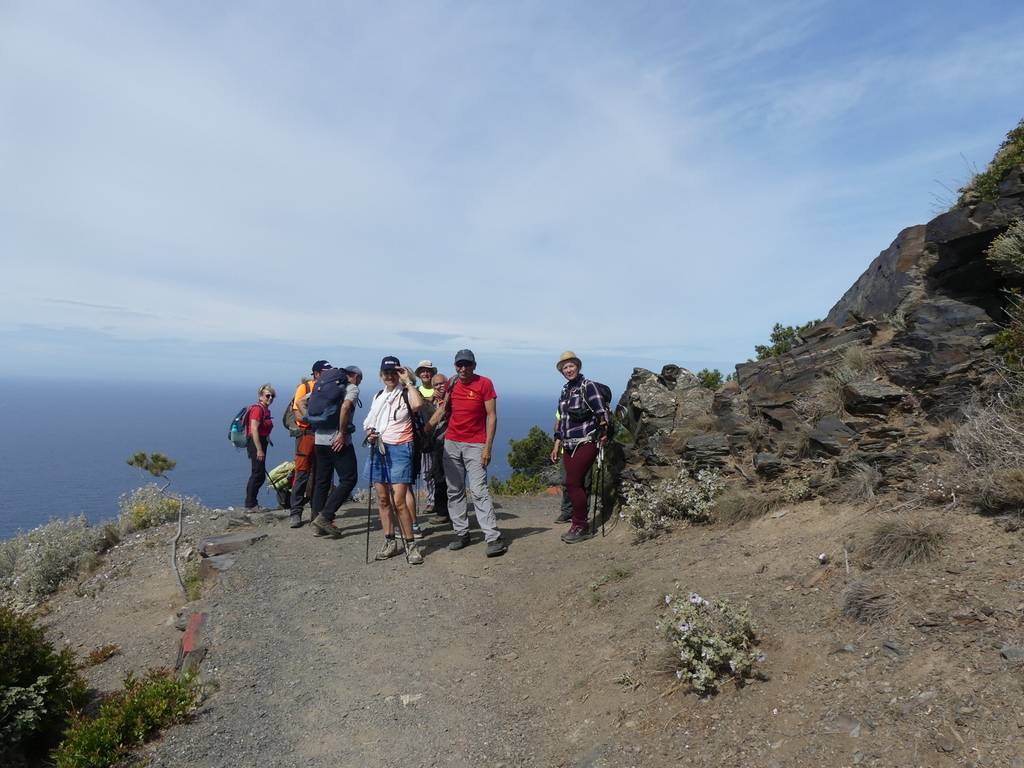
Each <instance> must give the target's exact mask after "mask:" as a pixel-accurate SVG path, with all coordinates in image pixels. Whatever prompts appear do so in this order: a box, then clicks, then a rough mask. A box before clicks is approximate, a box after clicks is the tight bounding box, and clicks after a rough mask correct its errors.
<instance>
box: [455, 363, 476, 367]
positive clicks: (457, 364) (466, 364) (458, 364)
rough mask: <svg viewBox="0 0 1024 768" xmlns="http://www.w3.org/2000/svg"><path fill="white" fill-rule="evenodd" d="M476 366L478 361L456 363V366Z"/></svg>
mask: <svg viewBox="0 0 1024 768" xmlns="http://www.w3.org/2000/svg"><path fill="white" fill-rule="evenodd" d="M474 366H476V363H467V362H461V363H456V364H455V367H456V368H473V367H474Z"/></svg>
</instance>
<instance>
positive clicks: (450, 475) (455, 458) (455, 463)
mask: <svg viewBox="0 0 1024 768" xmlns="http://www.w3.org/2000/svg"><path fill="white" fill-rule="evenodd" d="M464 445H465V443H456V442H454V441H452V440H445V441H444V479H445V482H446V483H447V484H448V516H449V517H450V518H451V521H452V528H454V529H455V533H457V534H458V535H459V536H462V535H463V534H465V533H469V517H467V516H466V465H465V464H464V463H463V461H462V447H463V446H464Z"/></svg>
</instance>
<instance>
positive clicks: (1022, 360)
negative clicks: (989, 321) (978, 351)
mask: <svg viewBox="0 0 1024 768" xmlns="http://www.w3.org/2000/svg"><path fill="white" fill-rule="evenodd" d="M1004 312H1006V322H1005V323H1004V324H1003V327H1002V330H1000V331H999V333H997V334H996V337H995V339H994V341H993V344H992V348H993V349H995V351H996V352H998V353H999V355H1000V356H1001V357H1002V358H1003V363H1004V364H1005V365H1006V367H1007V368H1009V369H1010V370H1011V371H1024V298H1022V297H1021V294H1020V291H1016V290H1015V291H1007V292H1006V307H1005V308H1004Z"/></svg>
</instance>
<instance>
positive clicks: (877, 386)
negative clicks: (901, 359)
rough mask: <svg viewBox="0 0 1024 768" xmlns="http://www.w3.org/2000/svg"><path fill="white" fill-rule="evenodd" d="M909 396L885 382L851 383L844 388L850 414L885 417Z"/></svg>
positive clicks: (862, 381) (846, 404)
mask: <svg viewBox="0 0 1024 768" xmlns="http://www.w3.org/2000/svg"><path fill="white" fill-rule="evenodd" d="M909 394H910V393H909V392H907V390H905V389H903V387H898V386H896V385H895V384H890V383H888V382H885V381H864V380H861V381H851V382H850V383H849V384H846V385H845V386H844V387H843V404H844V405H845V407H846V410H848V411H849V412H850V413H856V414H860V415H864V414H877V415H879V416H885V415H886V414H888V413H889V412H890V411H891V410H892V409H893V408H895V407H897V406H898V405H900V404H901V403H902V402H903V401H904V400H905V399H906V397H907V396H908V395H909Z"/></svg>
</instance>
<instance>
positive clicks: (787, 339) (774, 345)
mask: <svg viewBox="0 0 1024 768" xmlns="http://www.w3.org/2000/svg"><path fill="white" fill-rule="evenodd" d="M820 322H821V320H811V321H810V322H809V323H804V324H803V325H799V326H797V325H783V324H782V323H776V324H775V325H773V326H772V333H771V336H770V337H769V341H770V342H771V343H770V344H758V345H756V346H755V347H754V352H755V353H756V354H757V359H758V360H765V359H767V358H769V357H778V356H779V355H782V354H785V353H786V352H789V350H791V349H792V348H793V347H795V346H797V345H799V344H802V343H803V339H802V338H801V335H802V334H804V333H807V331H809V330H810V329H811V328H813V327H814V326H815V325H817V324H818V323H820Z"/></svg>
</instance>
